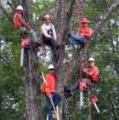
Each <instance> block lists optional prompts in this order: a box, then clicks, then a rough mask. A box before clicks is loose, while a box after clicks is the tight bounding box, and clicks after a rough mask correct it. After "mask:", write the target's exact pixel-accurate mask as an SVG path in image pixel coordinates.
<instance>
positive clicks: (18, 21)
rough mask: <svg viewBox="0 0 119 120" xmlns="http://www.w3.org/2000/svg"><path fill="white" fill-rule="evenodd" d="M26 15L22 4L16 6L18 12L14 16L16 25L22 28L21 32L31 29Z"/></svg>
mask: <svg viewBox="0 0 119 120" xmlns="http://www.w3.org/2000/svg"><path fill="white" fill-rule="evenodd" d="M23 17H24V9H23V7H22V6H21V5H18V6H17V7H16V12H15V14H14V17H13V23H14V26H15V27H16V28H17V29H19V30H20V32H21V33H22V32H24V31H26V30H30V29H31V28H30V26H29V24H28V23H27V22H26V21H25V19H24V18H23Z"/></svg>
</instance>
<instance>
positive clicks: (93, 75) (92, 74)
mask: <svg viewBox="0 0 119 120" xmlns="http://www.w3.org/2000/svg"><path fill="white" fill-rule="evenodd" d="M88 62H89V66H88V67H86V68H84V69H83V70H82V74H83V75H82V78H81V79H79V81H76V82H75V83H74V84H73V85H70V86H69V87H65V91H64V94H65V95H66V97H70V96H71V92H73V91H75V90H77V89H78V90H80V89H79V88H80V81H81V82H82V83H83V84H85V85H84V87H85V88H86V87H87V85H91V84H94V85H95V84H96V83H97V82H98V80H99V69H98V67H97V66H96V63H95V59H94V58H92V57H90V58H89V60H88ZM90 82H91V84H90Z"/></svg>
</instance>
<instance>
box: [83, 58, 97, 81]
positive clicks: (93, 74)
mask: <svg viewBox="0 0 119 120" xmlns="http://www.w3.org/2000/svg"><path fill="white" fill-rule="evenodd" d="M88 62H89V66H88V67H86V68H84V69H83V73H84V74H85V75H86V76H87V77H88V78H89V79H90V80H91V82H97V81H98V80H99V69H98V67H97V65H96V62H95V59H94V58H93V57H90V58H89V59H88Z"/></svg>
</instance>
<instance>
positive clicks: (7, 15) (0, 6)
mask: <svg viewBox="0 0 119 120" xmlns="http://www.w3.org/2000/svg"><path fill="white" fill-rule="evenodd" d="M0 8H1V10H2V11H3V12H4V14H5V15H6V17H7V18H8V20H9V21H10V22H11V23H12V17H10V16H9V14H8V13H7V12H6V10H5V8H4V7H3V6H2V4H1V3H0Z"/></svg>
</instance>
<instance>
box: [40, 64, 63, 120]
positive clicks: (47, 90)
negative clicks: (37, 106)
mask: <svg viewBox="0 0 119 120" xmlns="http://www.w3.org/2000/svg"><path fill="white" fill-rule="evenodd" d="M48 70H49V73H47V74H46V75H45V76H44V79H45V81H46V82H44V83H43V84H42V85H41V92H42V93H44V94H45V95H46V101H47V105H48V118H49V119H48V120H53V114H52V113H53V105H52V102H51V99H52V101H53V104H54V106H57V105H59V103H60V102H61V100H62V97H61V96H60V94H59V93H58V92H56V82H57V76H56V74H55V68H54V66H53V65H52V64H51V65H49V66H48Z"/></svg>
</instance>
